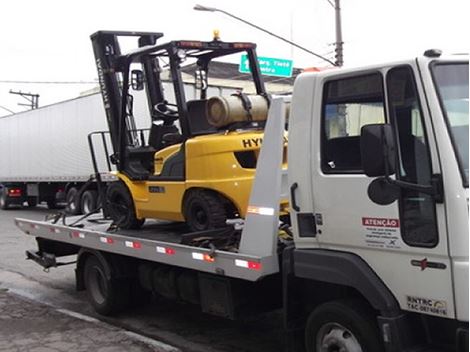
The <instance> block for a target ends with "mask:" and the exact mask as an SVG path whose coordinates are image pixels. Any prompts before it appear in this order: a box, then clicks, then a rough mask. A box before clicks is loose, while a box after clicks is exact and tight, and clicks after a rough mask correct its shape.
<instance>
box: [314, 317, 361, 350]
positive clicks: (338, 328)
mask: <svg viewBox="0 0 470 352" xmlns="http://www.w3.org/2000/svg"><path fill="white" fill-rule="evenodd" d="M316 350H317V351H319V352H363V351H362V348H361V345H360V344H359V341H358V340H357V339H356V337H355V336H354V335H353V334H352V333H351V331H349V330H348V329H346V328H345V327H344V326H342V325H340V324H337V323H329V324H326V325H324V326H323V327H322V328H321V329H320V331H319V332H318V335H317V348H316Z"/></svg>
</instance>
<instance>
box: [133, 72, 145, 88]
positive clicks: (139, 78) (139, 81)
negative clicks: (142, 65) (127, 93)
mask: <svg viewBox="0 0 470 352" xmlns="http://www.w3.org/2000/svg"><path fill="white" fill-rule="evenodd" d="M131 87H132V89H133V90H143V89H144V73H143V72H142V71H141V70H132V72H131Z"/></svg>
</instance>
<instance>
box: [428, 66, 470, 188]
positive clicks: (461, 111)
mask: <svg viewBox="0 0 470 352" xmlns="http://www.w3.org/2000/svg"><path fill="white" fill-rule="evenodd" d="M432 71H433V76H434V82H435V84H436V89H437V91H438V94H439V96H440V100H441V108H442V110H443V113H444V116H445V118H446V120H447V121H446V123H447V127H448V129H449V133H450V135H451V138H452V144H453V146H454V151H455V154H456V157H457V160H458V162H459V166H460V170H461V173H462V178H463V183H464V186H465V187H468V62H465V63H464V62H462V63H440V64H436V65H433V66H432Z"/></svg>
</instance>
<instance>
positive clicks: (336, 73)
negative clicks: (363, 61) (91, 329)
mask: <svg viewBox="0 0 470 352" xmlns="http://www.w3.org/2000/svg"><path fill="white" fill-rule="evenodd" d="M288 105H290V114H289V122H288V130H289V146H288V161H289V167H288V170H285V169H284V168H283V167H282V161H283V145H284V144H283V139H284V128H285V116H286V109H287V106H288ZM284 196H288V197H289V201H290V207H291V210H290V218H291V226H290V227H289V226H286V225H285V224H283V223H280V221H279V207H278V205H279V201H280V199H282V197H284ZM15 221H16V225H17V226H18V227H19V229H20V230H22V231H23V232H24V233H26V234H27V235H30V236H34V237H36V239H37V242H38V247H39V250H37V251H28V252H27V253H28V257H29V258H31V259H33V260H35V261H36V262H38V263H39V264H41V265H42V266H43V267H46V268H51V267H55V266H59V265H60V263H59V261H58V259H59V258H60V257H61V256H65V255H77V265H76V278H77V289H79V290H85V289H86V290H87V293H88V297H89V300H90V303H91V304H92V305H93V307H94V308H95V309H96V310H97V311H98V312H99V313H101V314H112V313H115V312H117V311H120V310H123V309H125V308H128V307H129V304H130V303H132V302H133V301H132V297H133V295H132V292H133V291H134V290H135V288H136V287H139V288H141V289H142V288H143V289H146V290H147V291H151V292H153V293H154V294H157V295H163V296H165V297H172V298H175V299H179V300H182V301H186V302H191V303H194V304H198V305H200V306H201V308H202V311H203V312H205V313H210V314H215V315H218V316H223V317H226V318H231V319H235V318H237V317H240V316H242V317H243V316H246V315H247V314H252V313H254V312H258V311H260V310H270V309H281V310H282V312H283V316H284V327H285V337H286V338H285V341H286V343H285V350H286V351H306V352H320V351H321V352H326V351H346V352H356V351H363V352H380V351H387V352H392V351H393V352H414V351H457V352H462V351H468V312H469V309H468V303H469V297H468V287H469V284H468V247H469V243H468V238H469V237H468V230H469V229H468V56H446V55H442V54H441V53H440V52H439V51H437V50H429V51H427V52H426V53H425V54H424V55H423V56H420V57H418V58H414V59H410V60H403V61H399V62H393V63H386V64H377V65H370V66H366V67H360V68H343V69H335V70H328V71H324V72H319V73H305V74H302V75H300V76H299V77H298V78H297V79H296V81H295V84H294V90H293V94H292V97H273V98H272V101H271V105H270V108H269V114H268V118H267V122H266V126H265V134H264V139H263V144H262V147H261V151H260V155H259V158H258V163H257V167H256V176H255V178H254V182H253V189H252V192H251V195H250V200H249V206H248V209H247V216H246V219H245V221H244V223H242V224H241V223H235V224H233V223H232V225H231V226H228V227H225V228H222V229H211V230H208V231H203V232H190V231H189V230H188V229H187V228H186V227H184V226H182V225H181V224H179V225H178V224H173V223H168V222H161V221H154V222H148V223H146V224H145V226H143V227H142V228H141V229H140V230H122V229H121V230H120V229H117V230H116V228H115V227H112V226H110V225H111V221H109V220H106V219H103V217H102V216H101V215H98V214H97V215H95V218H88V219H82V220H81V219H77V218H72V219H65V220H60V218H55V219H52V220H49V221H34V220H28V219H16V220H15Z"/></svg>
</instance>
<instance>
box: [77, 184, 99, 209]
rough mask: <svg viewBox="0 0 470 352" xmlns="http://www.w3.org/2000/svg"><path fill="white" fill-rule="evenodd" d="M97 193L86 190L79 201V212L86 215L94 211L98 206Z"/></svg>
mask: <svg viewBox="0 0 470 352" xmlns="http://www.w3.org/2000/svg"><path fill="white" fill-rule="evenodd" d="M97 200H98V192H96V191H95V190H88V191H85V192H83V194H82V198H81V199H80V210H81V212H82V214H88V213H91V212H92V211H95V210H96V207H97V205H98V202H97Z"/></svg>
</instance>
